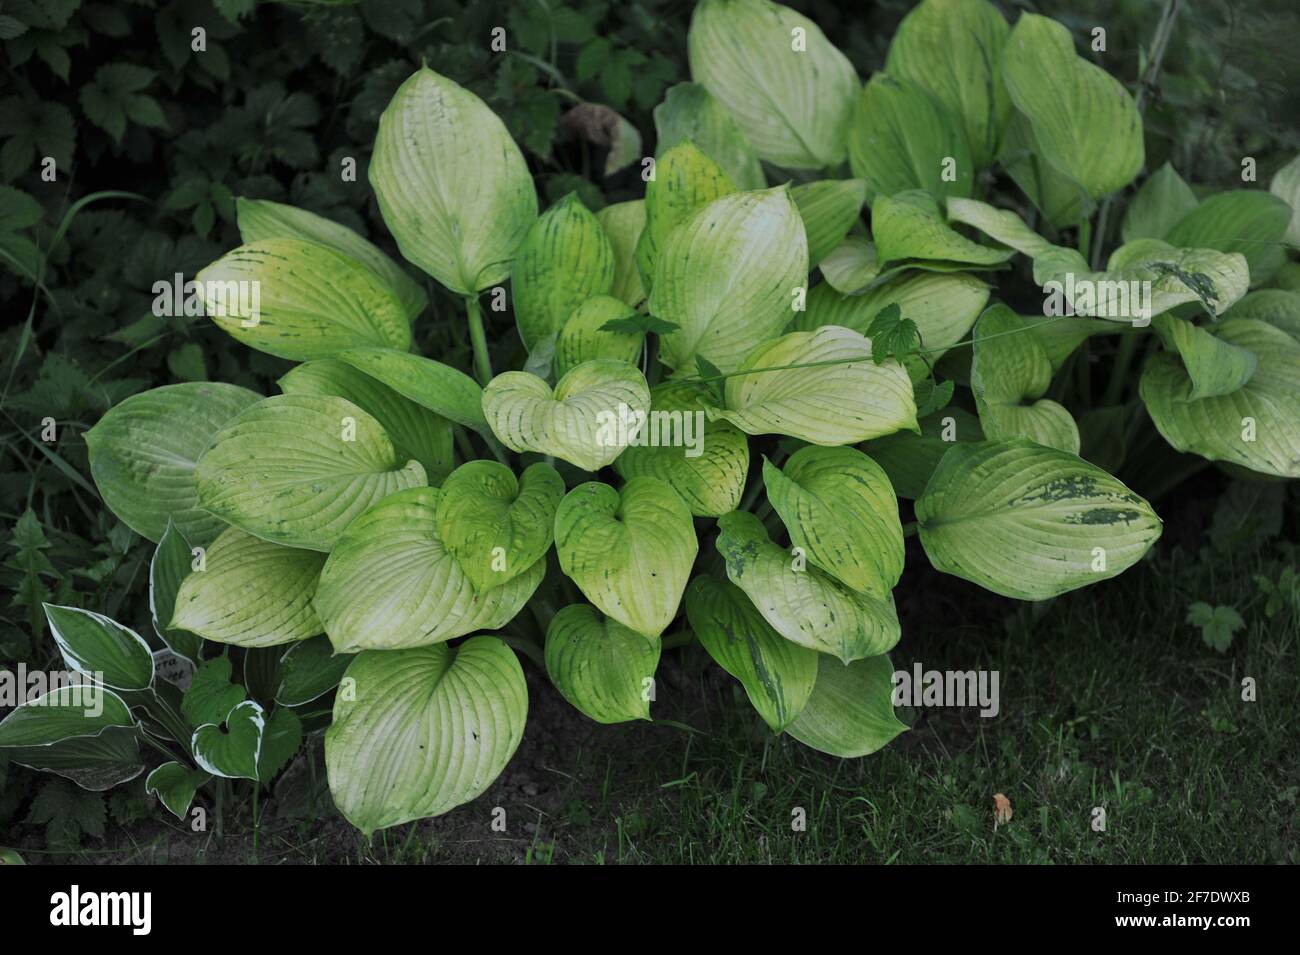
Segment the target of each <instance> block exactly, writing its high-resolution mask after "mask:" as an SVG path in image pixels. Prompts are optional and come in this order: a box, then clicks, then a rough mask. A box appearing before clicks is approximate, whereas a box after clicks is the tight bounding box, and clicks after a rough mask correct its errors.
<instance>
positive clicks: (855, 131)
mask: <svg viewBox="0 0 1300 955" xmlns="http://www.w3.org/2000/svg"><path fill="white" fill-rule="evenodd" d="M849 165H850V167H851V168H852V169H853V175H855V176H857V177H859V178H860V179H862V180H864V181H865V182H866V184H867V186H868V188H869V189H870V190H871V193H872V195H876V196H892V195H896V194H897V193H900V192H906V191H907V190H909V189H924V190H925V191H926V192H928V193H929V194H930V195H932V196H934V197H935V198H938V199H941V198H943V197H945V196H969V195H970V193H971V183H972V181H973V180H974V175H975V169H974V163H973V162H972V161H971V154H970V147H969V145H967V142H966V134H965V132H963V130H962V128H961V123H960V121H959V120H958V118H957V117H956V115H954V114H953V113H951V112H950V111H949V110H948V109H947V108H946V107H944V106H942V105H940V104H939V103H938V102H936V101H935V100H934V99H932V98H931V97H930V96H929V95H928V94H927V93H926V92H925V91H924V90H923V89H922V88H921V87H919V86H916V85H914V84H912V83H911V82H909V81H907V80H904V79H900V78H896V77H893V76H890V75H889V74H887V73H877V74H875V75H874V76H872V77H871V79H870V80H869V81H868V82H867V85H866V86H864V87H863V88H862V92H861V93H859V94H858V98H857V102H856V104H855V105H854V107H853V121H852V124H851V125H850V127H849Z"/></svg>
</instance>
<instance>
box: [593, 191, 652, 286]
mask: <svg viewBox="0 0 1300 955" xmlns="http://www.w3.org/2000/svg"><path fill="white" fill-rule="evenodd" d="M645 220H646V211H645V200H644V199H634V200H632V201H631V202H615V203H613V204H612V205H608V206H606V207H605V208H603V209H601V210H600V211H599V212H597V213H596V221H597V222H599V223H600V225H601V228H603V229H604V230H605V236H606V238H608V239H609V247H610V251H611V252H613V253H614V285H613V288H611V289H610V293H609V294H610V295H612V296H614V298H616V299H618V300H619V301H621V302H623V303H624V304H626V305H631V306H632V307H634V308H635V307H636V306H637V305H640V304H641V302H642V301H644V300H645V295H646V293H645V287H644V286H643V285H642V284H641V270H640V269H638V268H637V265H636V244H637V240H638V239H640V238H641V230H642V229H644V228H645Z"/></svg>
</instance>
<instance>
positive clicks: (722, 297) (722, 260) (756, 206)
mask: <svg viewBox="0 0 1300 955" xmlns="http://www.w3.org/2000/svg"><path fill="white" fill-rule="evenodd" d="M807 284H808V239H807V235H806V234H805V232H804V225H803V219H802V218H801V217H800V215H799V208H798V207H797V206H796V205H795V203H794V199H792V198H791V197H790V190H789V188H788V187H786V186H779V187H777V188H775V189H765V190H762V191H759V192H738V193H734V194H732V195H729V196H724V197H723V198H721V199H718V200H716V201H714V202H711V203H709V205H707V206H705V207H704V208H703V209H701V210H700V211H699V212H697V213H695V215H693V216H691V217H690V218H689V219H687V220H686V221H685V222H683V223H682V224H681V225H680V226H678V228H676V229H675V230H673V232H672V234H671V235H670V236H669V237H668V241H667V242H666V243H665V244H664V246H663V248H662V249H661V250H660V252H659V255H658V258H657V259H656V262H655V278H654V287H653V288H652V289H651V291H650V313H651V314H652V315H654V316H655V317H657V318H661V319H664V320H665V321H669V322H674V323H676V324H677V325H679V326H680V327H679V328H678V329H676V330H674V331H672V332H670V333H669V334H667V335H663V336H661V338H660V342H659V347H660V353H659V354H660V358H661V359H662V360H663V361H664V363H665V364H667V365H668V366H669V367H670V368H674V369H676V370H677V371H678V372H680V373H683V374H688V373H690V372H691V371H693V370H694V369H695V356H696V355H700V356H702V357H704V358H705V359H707V360H708V361H709V362H711V363H712V364H713V365H715V366H716V367H718V368H720V369H721V370H722V371H732V370H734V369H735V368H736V367H737V366H738V365H739V364H740V363H741V361H742V360H743V359H744V357H745V355H746V354H747V353H748V352H749V351H750V350H751V349H752V348H753V347H754V346H755V345H756V344H758V343H759V342H763V341H767V340H769V339H772V338H775V337H776V336H777V335H779V334H780V332H781V330H782V329H783V328H785V326H786V325H787V324H788V323H789V321H790V318H791V316H792V315H793V314H794V311H793V308H794V305H795V296H796V294H797V292H798V290H800V289H804V288H806V286H807Z"/></svg>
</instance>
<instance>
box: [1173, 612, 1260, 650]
mask: <svg viewBox="0 0 1300 955" xmlns="http://www.w3.org/2000/svg"><path fill="white" fill-rule="evenodd" d="M1187 622H1188V623H1189V624H1191V625H1192V626H1194V627H1199V628H1200V630H1201V640H1202V641H1203V642H1204V643H1205V645H1206V646H1207V647H1213V648H1214V649H1215V650H1217V651H1219V652H1220V653H1227V652H1228V648H1229V647H1230V646H1232V636H1233V634H1235V633H1236V632H1237V631H1238V630H1240V629H1241V628H1242V627H1244V626H1246V621H1245V620H1242V619H1241V614H1239V613H1238V612H1237V610H1236V608H1234V607H1225V606H1222V605H1220V606H1218V607H1211V606H1210V605H1209V604H1207V603H1205V601H1203V600H1198V601H1196V602H1195V603H1192V604H1188V606H1187Z"/></svg>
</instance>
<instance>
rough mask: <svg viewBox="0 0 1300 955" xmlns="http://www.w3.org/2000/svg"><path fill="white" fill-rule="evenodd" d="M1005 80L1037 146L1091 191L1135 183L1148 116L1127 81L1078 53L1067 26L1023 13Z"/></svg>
mask: <svg viewBox="0 0 1300 955" xmlns="http://www.w3.org/2000/svg"><path fill="white" fill-rule="evenodd" d="M1002 78H1003V80H1004V81H1005V83H1006V86H1007V92H1008V93H1009V94H1010V96H1011V101H1012V102H1013V103H1014V104H1015V107H1016V109H1018V110H1019V111H1020V112H1021V113H1023V114H1024V115H1025V116H1026V117H1027V118H1028V120H1029V122H1030V125H1031V126H1032V128H1033V137H1034V140H1035V142H1036V144H1037V147H1038V148H1037V150H1036V151H1037V152H1038V153H1039V154H1040V155H1041V156H1042V157H1043V158H1044V159H1046V160H1047V161H1048V162H1049V163H1051V165H1052V166H1053V167H1055V168H1056V169H1057V170H1059V171H1060V172H1061V173H1063V174H1064V175H1066V176H1067V177H1069V178H1070V179H1072V180H1073V181H1074V182H1076V183H1078V184H1079V185H1080V186H1081V187H1082V188H1083V189H1084V191H1085V192H1087V194H1088V195H1089V196H1091V197H1092V198H1093V199H1100V198H1102V197H1103V196H1107V195H1110V194H1111V193H1112V192H1118V191H1119V190H1120V189H1123V188H1124V187H1125V186H1127V185H1128V184H1129V183H1130V182H1132V181H1133V177H1134V176H1136V175H1137V174H1138V171H1139V170H1140V169H1141V168H1142V163H1143V161H1144V159H1145V155H1146V154H1145V150H1144V148H1143V143H1142V117H1141V116H1140V115H1139V114H1138V111H1137V106H1136V105H1135V104H1134V102H1133V97H1132V96H1130V95H1129V93H1128V90H1126V89H1125V88H1124V84H1123V83H1121V82H1120V81H1119V80H1117V79H1116V78H1115V77H1113V76H1111V75H1110V74H1109V73H1107V72H1106V71H1105V70H1104V69H1102V68H1101V67H1100V66H1097V65H1096V64H1094V63H1091V62H1089V61H1088V60H1085V59H1084V58H1082V57H1080V56H1078V55H1076V54H1075V52H1074V40H1073V39H1072V38H1071V36H1070V31H1069V30H1068V29H1066V27H1064V26H1062V25H1061V24H1060V23H1057V22H1056V21H1055V20H1051V19H1049V18H1047V17H1042V16H1038V15H1037V14H1033V13H1022V14H1021V15H1020V19H1019V20H1017V21H1016V25H1015V27H1013V28H1012V30H1011V35H1010V36H1009V37H1008V38H1007V43H1006V46H1005V47H1004V48H1003V51H1002Z"/></svg>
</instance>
